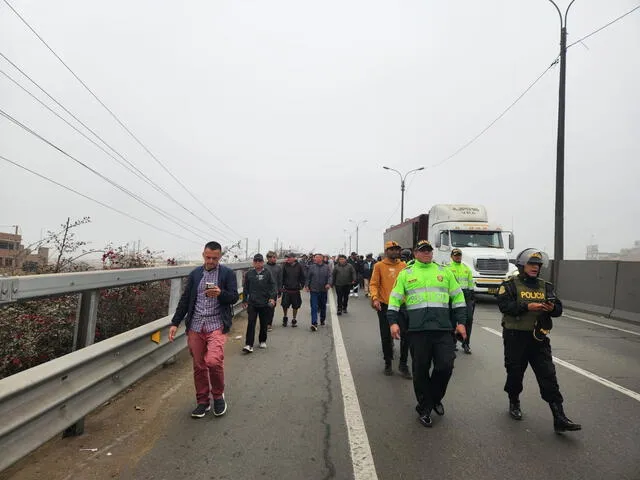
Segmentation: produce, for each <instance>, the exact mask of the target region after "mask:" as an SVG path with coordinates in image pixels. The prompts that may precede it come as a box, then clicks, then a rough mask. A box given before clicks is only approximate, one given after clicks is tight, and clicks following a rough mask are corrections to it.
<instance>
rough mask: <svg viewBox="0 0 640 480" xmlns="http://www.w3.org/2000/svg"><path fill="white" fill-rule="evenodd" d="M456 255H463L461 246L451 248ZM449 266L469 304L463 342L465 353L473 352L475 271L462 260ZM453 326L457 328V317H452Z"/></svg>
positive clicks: (452, 253) (452, 254)
mask: <svg viewBox="0 0 640 480" xmlns="http://www.w3.org/2000/svg"><path fill="white" fill-rule="evenodd" d="M454 255H462V250H460V249H459V248H454V249H453V250H451V256H452V257H453V256H454ZM447 268H448V269H449V270H451V273H453V276H454V277H456V280H457V281H458V283H459V284H460V288H462V293H463V294H464V300H465V302H466V304H467V324H466V329H467V338H466V339H465V340H464V341H463V342H462V348H463V349H464V353H469V354H470V353H471V348H470V347H469V340H470V339H471V327H472V326H473V312H474V311H475V309H476V302H475V297H474V293H473V286H474V283H473V272H472V271H471V269H470V268H469V267H468V266H467V265H465V264H464V263H462V262H456V261H452V262H451V263H450V264H449V265H448V266H447ZM451 320H452V326H453V328H455V323H454V322H455V319H454V318H452V319H451Z"/></svg>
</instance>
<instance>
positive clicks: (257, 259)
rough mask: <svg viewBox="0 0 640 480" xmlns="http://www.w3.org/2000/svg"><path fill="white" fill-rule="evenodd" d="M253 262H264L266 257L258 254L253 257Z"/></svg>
mask: <svg viewBox="0 0 640 480" xmlns="http://www.w3.org/2000/svg"><path fill="white" fill-rule="evenodd" d="M253 261H254V262H264V257H263V256H262V254H261V253H256V254H255V255H254V256H253Z"/></svg>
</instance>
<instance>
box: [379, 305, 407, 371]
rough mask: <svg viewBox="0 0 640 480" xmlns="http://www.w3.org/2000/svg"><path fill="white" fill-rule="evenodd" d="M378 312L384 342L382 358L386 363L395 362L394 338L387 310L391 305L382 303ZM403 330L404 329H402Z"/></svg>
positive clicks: (381, 338)
mask: <svg viewBox="0 0 640 480" xmlns="http://www.w3.org/2000/svg"><path fill="white" fill-rule="evenodd" d="M380 307H381V308H380V310H379V311H378V323H379V324H380V341H381V342H382V357H383V358H384V363H391V360H393V338H391V328H390V326H389V321H388V320H387V309H388V308H389V305H387V304H386V303H382V302H380ZM401 329H402V327H401Z"/></svg>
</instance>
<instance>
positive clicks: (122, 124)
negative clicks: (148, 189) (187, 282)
mask: <svg viewBox="0 0 640 480" xmlns="http://www.w3.org/2000/svg"><path fill="white" fill-rule="evenodd" d="M4 3H6V4H7V6H8V7H9V8H10V9H11V10H12V11H13V13H15V14H16V16H17V17H18V18H19V19H20V20H21V21H22V23H24V24H25V25H26V26H27V28H28V29H29V30H31V32H33V34H34V35H35V36H36V37H37V38H38V40H40V42H42V44H43V45H44V46H45V47H47V49H48V50H49V51H50V52H51V53H52V54H53V55H54V56H55V57H56V58H57V59H58V60H59V61H60V63H62V65H64V67H65V68H66V69H67V70H68V71H69V73H71V75H73V76H74V77H75V79H76V80H77V81H78V82H80V84H81V85H82V86H83V87H84V88H85V90H87V92H89V93H90V94H91V96H92V97H93V98H95V99H96V101H97V102H98V103H99V104H100V105H102V107H103V108H104V109H105V110H106V111H107V112H109V114H110V115H111V116H112V117H113V119H114V120H115V121H116V122H118V124H119V125H120V126H121V127H122V128H123V129H124V130H125V131H126V132H127V133H128V134H129V135H130V136H131V138H133V139H134V140H135V141H136V143H138V145H140V146H141V147H142V148H143V149H144V150H145V151H146V152H147V153H148V154H149V155H150V156H151V158H153V159H154V160H155V161H156V162H157V163H158V165H160V166H161V167H162V168H163V170H164V171H165V172H167V173H168V174H169V175H170V176H171V178H173V180H175V181H176V182H177V183H178V185H180V186H181V187H182V188H183V190H184V191H185V192H187V193H188V194H189V195H190V196H191V197H192V198H193V199H194V200H195V201H196V202H198V203H199V204H200V205H201V206H202V207H204V208H205V209H206V210H207V211H208V212H209V214H211V216H213V217H214V218H215V219H216V220H218V221H219V222H220V223H222V225H224V226H225V227H227V228H228V229H229V230H230V231H231V232H233V233H235V234H236V235H238V236H240V237H242V236H243V235H240V234H239V233H238V232H236V231H235V230H234V229H233V228H231V227H230V226H229V225H227V224H226V223H225V222H224V221H223V220H222V219H221V218H220V217H218V216H217V215H216V214H215V213H213V212H212V211H211V210H210V209H209V207H207V205H206V204H204V203H203V202H202V201H201V200H200V199H199V198H197V197H196V196H195V195H194V194H193V192H192V191H191V190H189V189H188V188H187V187H186V186H185V185H184V184H183V183H182V182H181V181H180V180H178V178H176V176H175V175H174V174H173V173H171V171H170V170H169V169H168V168H167V167H166V166H165V165H164V164H163V163H162V162H161V161H160V160H159V159H158V157H156V156H155V155H154V154H153V153H152V152H151V150H149V148H147V146H146V145H145V144H144V143H142V142H141V141H140V140H139V139H138V137H136V136H135V135H134V134H133V132H132V131H131V130H129V128H128V127H127V126H126V125H125V124H124V123H123V122H122V121H121V120H120V119H119V118H118V116H117V115H116V114H115V113H113V111H111V109H109V107H107V106H106V105H105V104H104V103H103V102H102V100H100V99H99V98H98V96H97V95H96V94H95V93H93V91H92V90H91V89H90V88H89V87H88V86H87V84H86V83H84V82H83V81H82V79H81V78H80V77H79V76H78V75H76V73H75V72H74V71H73V70H71V67H69V65H67V64H66V63H65V62H64V60H62V58H60V56H59V55H58V54H57V53H56V52H55V51H54V50H53V48H51V47H50V46H49V44H48V43H47V42H46V41H45V40H44V39H43V38H42V37H41V36H40V35H39V34H38V32H36V31H35V29H34V28H33V27H32V26H31V25H30V24H29V22H27V21H26V20H25V19H24V18H23V17H22V15H20V14H19V13H18V11H17V10H16V9H15V8H13V6H12V5H11V4H10V3H9V2H8V0H4Z"/></svg>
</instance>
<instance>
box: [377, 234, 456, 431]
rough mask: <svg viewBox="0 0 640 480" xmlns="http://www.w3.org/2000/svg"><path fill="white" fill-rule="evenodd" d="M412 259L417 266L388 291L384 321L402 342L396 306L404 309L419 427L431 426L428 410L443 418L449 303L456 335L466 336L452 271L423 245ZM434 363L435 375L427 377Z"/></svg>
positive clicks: (449, 354) (449, 365) (449, 360)
mask: <svg viewBox="0 0 640 480" xmlns="http://www.w3.org/2000/svg"><path fill="white" fill-rule="evenodd" d="M414 254H415V262H414V263H413V265H411V266H409V267H407V268H405V269H404V270H402V271H401V272H400V274H399V275H398V278H397V280H396V284H395V286H394V287H393V290H392V291H391V295H390V296H389V309H388V311H387V320H388V321H389V324H390V328H391V336H392V337H393V338H396V339H397V338H400V326H399V325H398V322H399V319H400V314H401V313H400V306H401V305H402V304H403V303H405V304H406V306H407V315H408V319H409V325H408V332H407V335H408V336H409V349H410V351H411V359H412V362H411V363H412V367H413V368H412V369H413V389H414V391H415V394H416V399H417V401H418V405H416V411H417V412H418V416H419V419H420V423H422V425H424V426H425V427H431V426H432V421H431V410H434V411H435V412H436V413H437V414H438V415H444V407H443V405H442V398H443V397H444V394H445V392H446V390H447V385H448V383H449V379H450V378H451V373H452V372H453V360H454V358H455V352H454V350H453V349H454V338H453V335H451V321H450V317H449V299H452V302H451V308H452V311H453V315H454V316H455V318H456V322H457V325H456V332H457V333H458V334H459V335H461V336H462V337H463V338H466V336H467V334H466V330H465V323H466V316H467V315H466V304H465V301H464V294H463V293H462V290H461V289H460V285H458V282H457V281H456V279H455V278H454V276H453V274H452V273H451V271H450V270H448V269H446V268H445V267H443V266H442V265H438V264H436V263H433V247H432V246H431V244H430V243H429V242H428V241H427V240H420V241H419V242H418V243H417V244H416V246H415V252H414ZM432 362H433V371H432V372H431V374H429V370H430V368H431V363H432Z"/></svg>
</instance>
